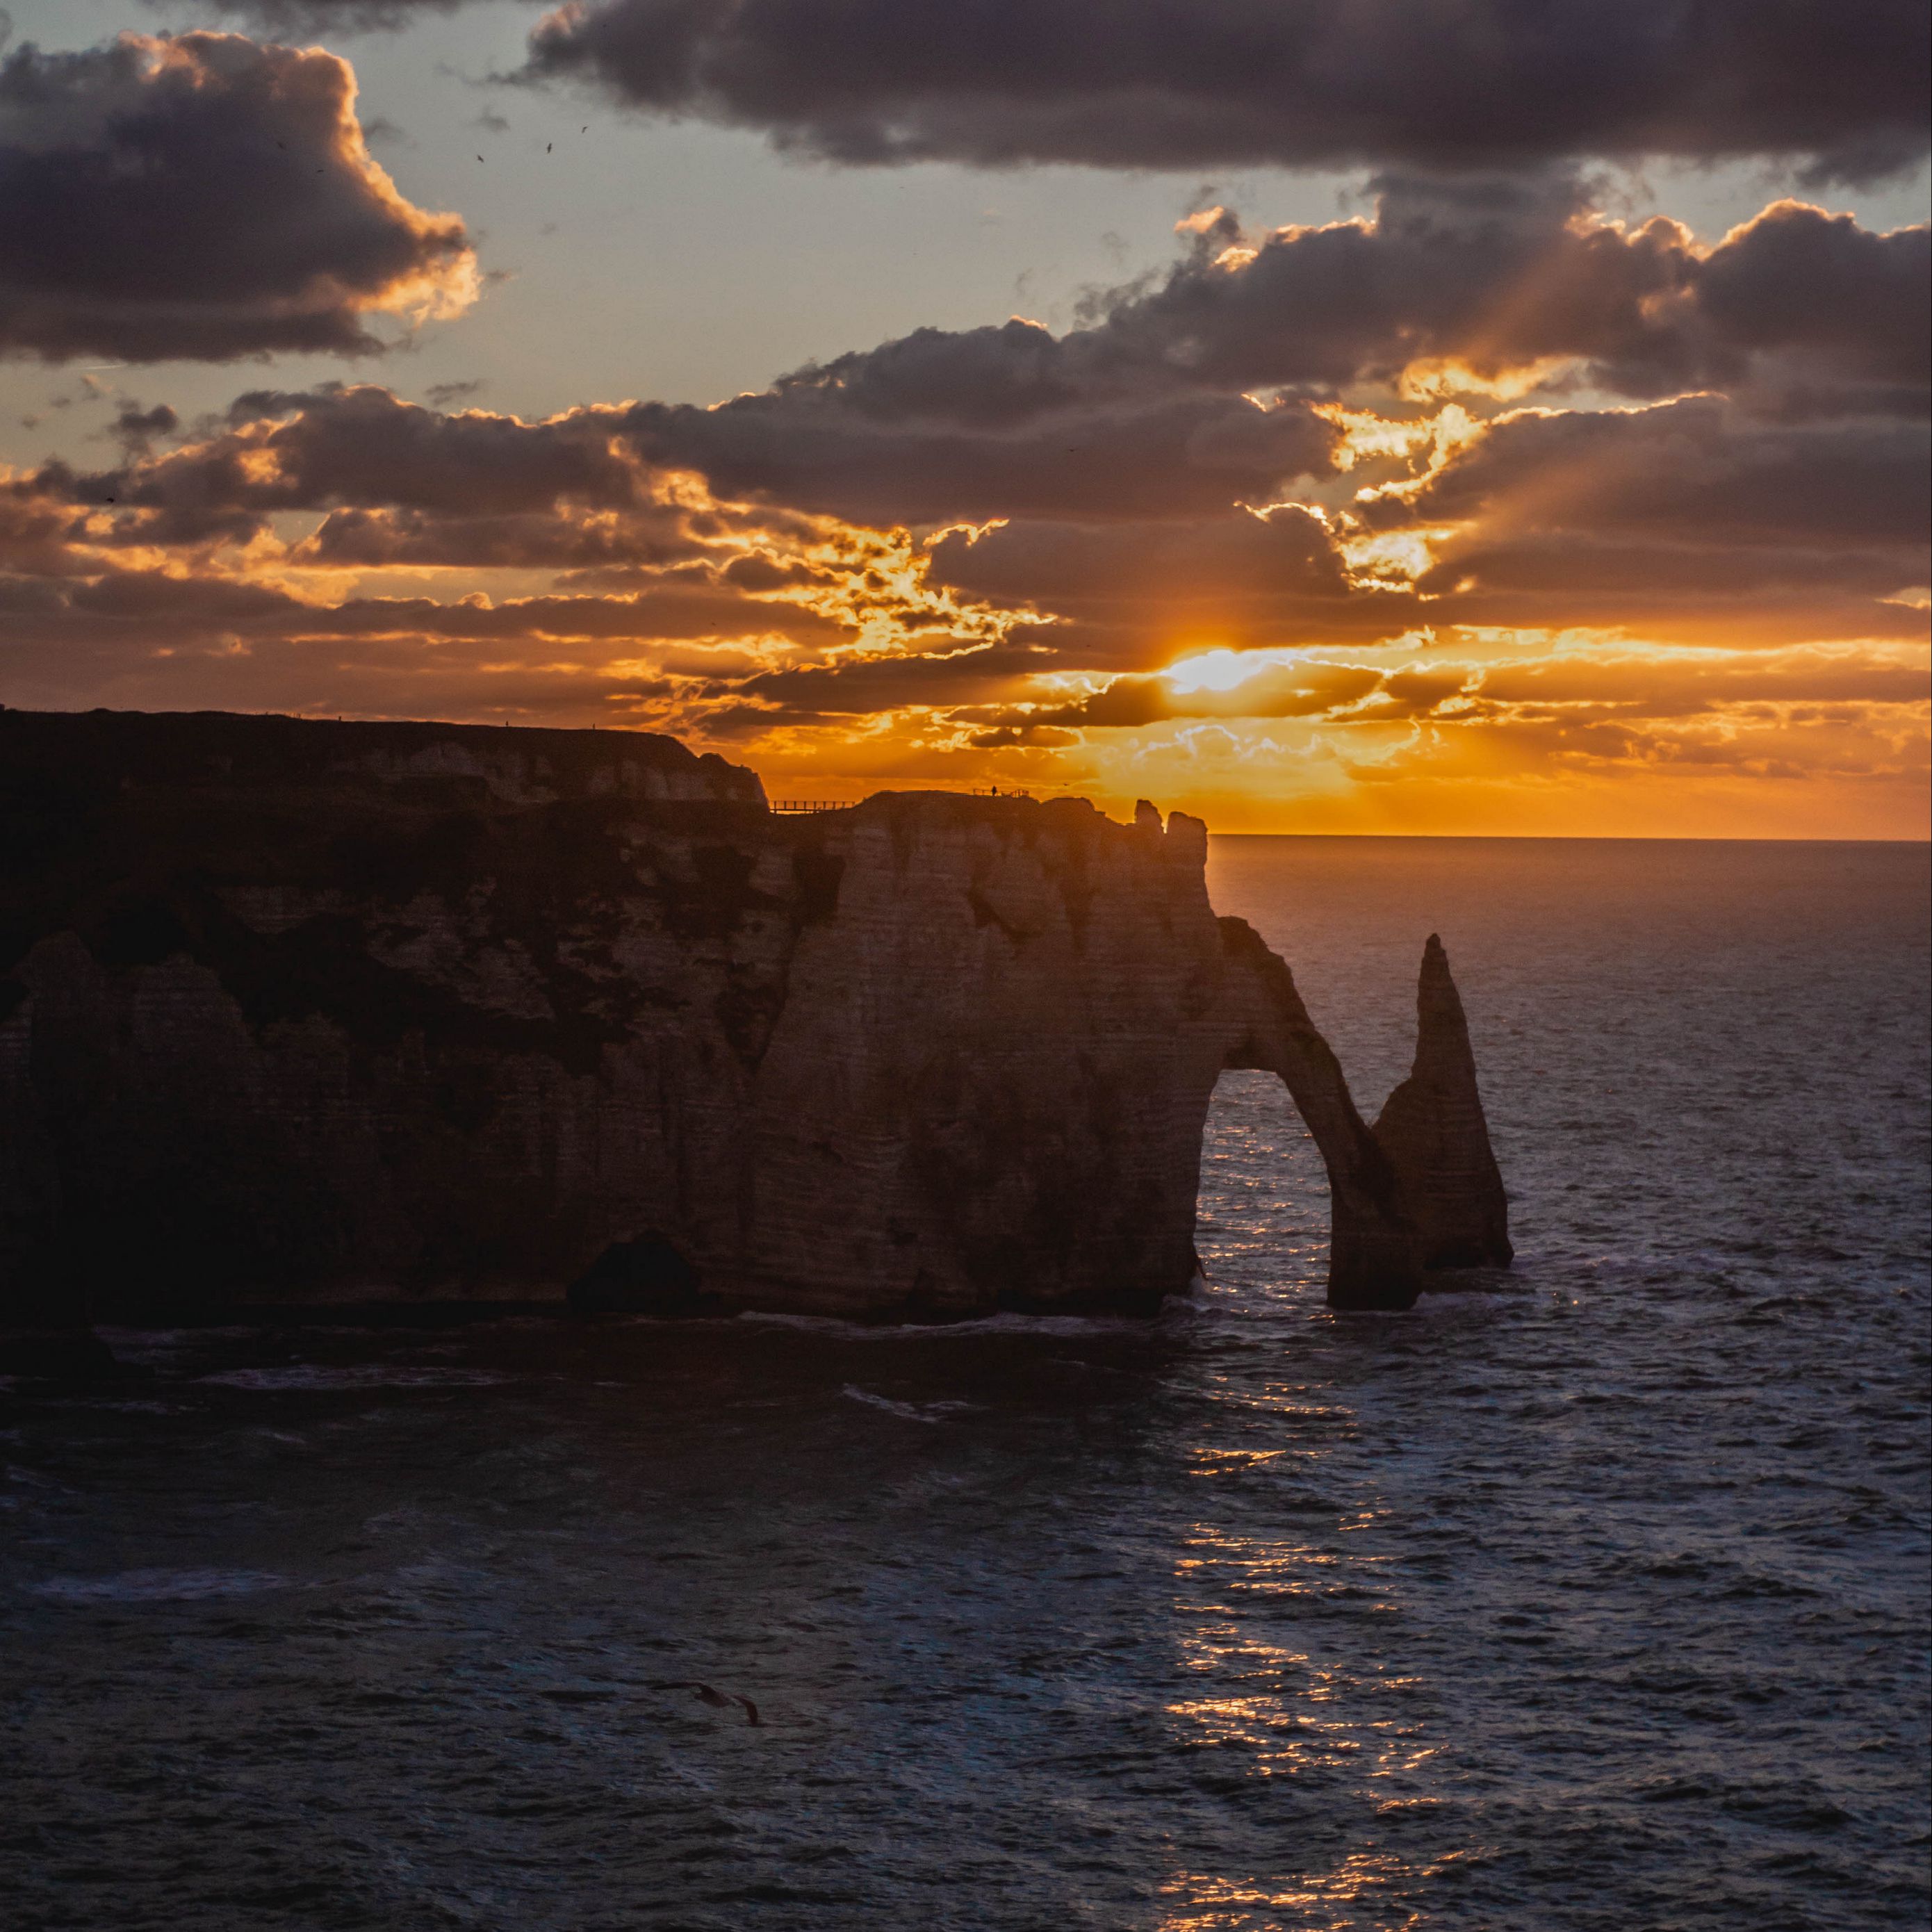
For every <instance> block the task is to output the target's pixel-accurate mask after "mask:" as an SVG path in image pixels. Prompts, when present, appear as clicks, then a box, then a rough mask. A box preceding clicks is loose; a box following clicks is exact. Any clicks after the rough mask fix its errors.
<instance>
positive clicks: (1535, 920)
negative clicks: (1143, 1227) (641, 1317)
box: [0, 839, 1928, 1932]
mask: <svg viewBox="0 0 1932 1932" xmlns="http://www.w3.org/2000/svg"><path fill="white" fill-rule="evenodd" d="M1212 865H1213V878H1214V896H1215V901H1216V904H1217V906H1218V907H1220V910H1223V911H1232V912H1238V913H1243V914H1244V915H1245V916H1247V917H1249V918H1250V919H1252V920H1253V921H1254V922H1255V923H1256V925H1258V926H1259V927H1260V928H1261V929H1262V931H1263V932H1265V934H1266V935H1268V938H1270V939H1271V941H1274V943H1275V944H1277V946H1280V947H1282V948H1283V950H1286V953H1287V954H1288V956H1289V958H1290V959H1291V960H1292V962H1294V964H1295V968H1296V969H1297V972H1298V977H1299V979H1300V980H1301V985H1302V988H1303V990H1304V994H1305V995H1306V996H1307V999H1308V1001H1309V1003H1310V1007H1312V1008H1313V1010H1314V1012H1315V1013H1316V1017H1317V1019H1319V1021H1320V1022H1322V1023H1323V1024H1324V1025H1325V1026H1326V1027H1327V1028H1328V1030H1329V1031H1330V1033H1331V1037H1332V1038H1333V1039H1334V1041H1335V1043H1336V1045H1337V1048H1338V1049H1339V1050H1340V1052H1341V1054H1342V1056H1343V1061H1344V1064H1346V1066H1347V1067H1348V1068H1349V1072H1350V1073H1351V1076H1352V1079H1354V1082H1355V1086H1356V1090H1357V1092H1358V1096H1360V1097H1361V1099H1362V1100H1363V1102H1364V1106H1365V1108H1367V1109H1368V1110H1369V1111H1371V1112H1373V1108H1374V1106H1375V1105H1376V1103H1378V1102H1379V1100H1380V1098H1381V1097H1382V1094H1384V1093H1385V1091H1387V1089H1388V1086H1389V1085H1391V1082H1393V1081H1394V1079H1396V1078H1397V1077H1398V1076H1399V1075H1400V1073H1401V1072H1402V1071H1403V1067H1404V1065H1405V1063H1406V1057H1407V1054H1408V1052H1409V1046H1410V1039H1409V1028H1410V1025H1411V1023H1412V1022H1411V1015H1412V998H1413V974H1414V970H1415V964H1416V962H1417V959H1418V956H1419V954H1420V952H1421V941H1422V939H1423V938H1424V935H1426V934H1427V932H1430V930H1432V929H1436V930H1439V931H1441V932H1442V935H1443V936H1444V938H1445V941H1447V943H1448V946H1449V949H1450V956H1451V960H1452V962H1453V963H1454V967H1455V968H1456V971H1457V975H1458V977H1459V979H1460V983H1461V985H1462V987H1463V993H1464V997H1465V999H1466V1002H1467V1004H1468V1005H1469V1010H1470V1013H1471V1018H1472V1028H1473V1031H1474V1034H1475V1042H1476V1048H1477V1052H1478V1058H1479V1062H1480V1064H1481V1068H1482V1072H1483V1076H1484V1084H1485V1087H1486V1090H1487V1095H1488V1098H1489V1105H1490V1118H1491V1121H1492V1124H1493V1129H1494V1132H1495V1136H1496V1143H1497V1148H1498V1152H1499V1156H1500V1157H1501V1160H1502V1165H1503V1169H1504V1172H1505V1176H1506V1178H1507V1179H1508V1182H1509V1184H1510V1187H1511V1193H1512V1195H1513V1197H1514V1214H1515V1225H1516V1229H1517V1236H1518V1241H1519V1247H1520V1250H1521V1258H1520V1263H1519V1265H1518V1268H1517V1270H1516V1271H1515V1272H1514V1274H1513V1275H1512V1276H1510V1277H1499V1278H1496V1279H1494V1280H1490V1281H1488V1282H1487V1283H1484V1285H1483V1286H1482V1289H1481V1291H1480V1292H1469V1293H1462V1294H1457V1295H1439V1296H1433V1297H1431V1298H1429V1299H1428V1300H1427V1301H1425V1302H1424V1304H1423V1306H1422V1307H1421V1309H1420V1310H1418V1311H1417V1312H1416V1313H1415V1314H1413V1315H1412V1316H1385V1317H1364V1316H1355V1317H1340V1318H1338V1317H1335V1316H1331V1315H1330V1314H1328V1313H1327V1312H1326V1310H1325V1309H1324V1307H1323V1306H1322V1294H1321V1276H1322V1250H1323V1246H1324V1240H1325V1233H1324V1230H1325V1218H1326V1204H1325V1199H1324V1195H1323V1190H1322V1182H1321V1178H1320V1174H1319V1169H1318V1168H1317V1167H1316V1165H1315V1164H1314V1163H1313V1159H1312V1150H1311V1148H1310V1145H1309V1144H1308V1142H1307V1141H1306V1140H1305V1139H1304V1138H1303V1136H1302V1134H1301V1129H1300V1127H1299V1124H1298V1123H1297V1122H1296V1121H1295V1120H1294V1118H1292V1115H1290V1113H1289V1111H1288V1109H1287V1106H1286V1100H1285V1098H1284V1097H1283V1095H1282V1094H1281V1092H1280V1089H1279V1088H1278V1087H1275V1086H1274V1085H1272V1084H1271V1082H1269V1081H1268V1080H1267V1079H1265V1077H1263V1076H1256V1075H1241V1076H1232V1075H1231V1076H1229V1077H1228V1078H1227V1079H1226V1080H1225V1081H1224V1082H1223V1085H1222V1087H1221V1089H1220V1094H1219V1095H1218V1097H1217V1103H1216V1106H1215V1109H1214V1115H1213V1116H1212V1118H1211V1121H1210V1123H1209V1129H1208V1145H1207V1150H1206V1155H1205V1162H1204V1167H1203V1173H1202V1240H1201V1246H1202V1252H1203V1254H1204V1256H1205V1258H1206V1259H1207V1262H1208V1268H1209V1271H1210V1274H1211V1277H1212V1285H1211V1289H1210V1290H1209V1292H1208V1293H1207V1295H1205V1297H1204V1298H1202V1300H1201V1301H1200V1302H1199V1304H1197V1305H1196V1306H1195V1307H1191V1308H1187V1309H1180V1308H1177V1309H1176V1310H1175V1312H1174V1313H1172V1314H1171V1315H1170V1316H1169V1317H1168V1318H1166V1319H1164V1320H1163V1321H1161V1322H1159V1323H1157V1324H1152V1325H1139V1324H1128V1323H1122V1324H1120V1325H1113V1326H1109V1325H1105V1324H1093V1323H1076V1322H1042V1323H1027V1322H1020V1321H1017V1320H1013V1321H1002V1322H996V1323H992V1324H987V1325H980V1326H977V1327H971V1328H965V1329H961V1330H954V1331H946V1332H943V1333H942V1332H936V1331H904V1330H901V1331H892V1332H886V1333H863V1332H859V1331H850V1330H846V1329H841V1328H835V1327H831V1326H814V1325H796V1324H792V1325H788V1324H784V1323H780V1322H750V1321H741V1322H719V1323H710V1324H702V1323H694V1324H684V1325H664V1326H653V1325H649V1324H641V1323H640V1324H631V1325H621V1324H620V1325H610V1326H604V1325H598V1326H595V1327H589V1328H573V1327H571V1326H568V1325H563V1324H555V1323H544V1322H510V1323H497V1324H493V1325H487V1326H475V1327H469V1328H460V1329H449V1330H443V1331H389V1332H362V1333H344V1332H333V1333H332V1332H323V1331H306V1332H283V1333H274V1332H263V1331H215V1332H208V1331H200V1332H194V1333H189V1332H181V1333H174V1334H142V1335H123V1336H119V1337H116V1338H115V1340H116V1342H117V1345H118V1346H119V1347H120V1349H121V1352H122V1353H123V1354H124V1355H125V1356H126V1357H127V1358H129V1359H130V1361H134V1362H136V1363H137V1364H142V1365H144V1366H145V1367H147V1368H148V1369H150V1370H151V1371H152V1373H151V1376H148V1377H145V1378H143V1379H139V1380H138V1381H135V1382H129V1383H127V1384H124V1385H109V1386H97V1387H93V1388H86V1389H67V1390H54V1389H48V1388H40V1389H28V1388H26V1387H24V1386H22V1387H18V1388H15V1389H14V1390H13V1391H12V1392H11V1394H10V1396H8V1397H6V1398H5V1400H4V1402H0V1427H4V1436H0V1454H4V1459H5V1463H6V1464H7V1483H6V1484H5V1488H4V1490H0V1674H4V1676H5V1679H6V1683H5V1688H6V1689H7V1692H8V1693H9V1695H8V1696H7V1699H6V1701H5V1708H4V1710H0V1846H4V1852H5V1855H4V1858H0V1918H5V1922H6V1923H7V1924H9V1925H10V1926H11V1927H20V1928H22V1932H25V1928H28V1927H55V1926H60V1927H87V1928H91V1932H122V1928H130V1927H178V1926H179V1927H211V1928H226V1927H245V1928H250V1932H256V1928H260V1932H281V1928H293V1927H380V1928H385V1932H388V1928H395V1932H413V1928H416V1927H446V1926H451V1927H454V1926H473V1927H492V1928H496V1927H502V1928H524V1927H529V1928H551V1927H555V1928H568V1932H592V1928H610V1932H619V1928H631V1927H649V1928H670V1927H691V1928H699V1927H706V1928H709V1927H715V1928H718V1932H739V1929H740V1928H745V1932H778V1929H779V1928H785V1927H811V1928H817V1927H827V1928H842V1927H856V1928H872V1927H879V1928H886V1927H890V1928H894V1932H898V1928H913V1927H961V1928H965V1927H1003V1928H1006V1927H1010V1928H1016V1932H1019V1928H1025V1932H1033V1928H1040V1929H1041V1932H1057V1928H1060V1927H1123V1928H1128V1927H1132V1928H1140V1927H1149V1928H1152V1927H1166V1928H1176V1932H1178V1928H1182V1927H1188V1928H1210V1927H1212V1928H1217V1932H1261V1929H1262V1928H1265V1927H1282V1928H1289V1927H1294V1928H1300V1927H1406V1926H1419V1927H1457V1928H1471V1932H1490V1928H1503V1927H1508V1928H1515V1927H1523V1928H1526V1932H1565V1929H1566V1928H1571V1927H1577V1928H1583V1927H1589V1928H1603V1932H1631V1928H1637V1927H1656V1928H1679V1927H1682V1928H1689V1927H1713V1928H1715V1927H1726V1928H1731V1927H1751V1928H1753V1932H1777V1928H1783V1927H1793V1928H1796V1927H1874V1926H1890V1925H1897V1926H1918V1925H1922V1924H1924V1917H1925V1911H1926V1897H1927V1892H1926V1882H1927V1853H1928V1846H1927V1795H1926V1786H1925V1776H1926V1769H1927V1505H1928V1495H1927V1481H1928V1478H1927V1434H1926V1430H1927V1413H1926V1394H1927V1367H1928V1352H1927V1341H1928V1292H1927V1199H1926V1191H1925V1185H1924V1184H1925V1178H1926V1177H1925V1168H1926V1159H1927V1016H1926V998H1927V995H1926V976H1927V958H1926V935H1927V859H1926V855H1925V853H1924V850H1923V848H1918V849H1915V850H1908V849H1905V848H1900V847H1831V846H1810V847H1798V846H1737V845H1663V844H1598V845H1583V844H1545V843H1535V844H1530V843H1520V844H1511V843H1490V842H1485V841H1400V840H1388V841H1381V840H1352V841H1328V840H1313V839H1310V840H1262V839H1252V840H1223V841H1218V842H1217V845H1216V847H1215V850H1214V858H1213V862H1212ZM692 1679H697V1680H703V1681H706V1682H710V1683H712V1684H715V1685H717V1686H718V1687H719V1688H720V1689H721V1690H723V1691H727V1692H731V1693H735V1694H742V1695H744V1696H748V1697H751V1699H752V1700H754V1702H755V1703H756V1704H757V1706H758V1707H759V1709H760V1714H761V1715H762V1718H763V1723H762V1724H760V1725H758V1726H757V1727H753V1726H751V1725H750V1724H748V1723H746V1722H745V1720H744V1717H743V1715H742V1711H741V1709H740V1708H739V1707H738V1706H735V1705H734V1706H730V1708H729V1709H728V1710H726V1711H722V1712H721V1711H718V1710H715V1709H711V1708H709V1707H707V1706H706V1705H704V1704H703V1703H701V1702H700V1701H699V1700H697V1698H696V1697H694V1695H693V1694H691V1692H690V1691H688V1690H681V1689H668V1688H661V1687H662V1686H664V1685H666V1684H667V1683H670V1682H679V1681H682V1680H692Z"/></svg>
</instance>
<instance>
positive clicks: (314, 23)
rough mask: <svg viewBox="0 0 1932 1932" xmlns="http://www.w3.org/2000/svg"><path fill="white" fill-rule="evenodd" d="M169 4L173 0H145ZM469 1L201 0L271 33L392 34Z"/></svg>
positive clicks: (205, 5)
mask: <svg viewBox="0 0 1932 1932" xmlns="http://www.w3.org/2000/svg"><path fill="white" fill-rule="evenodd" d="M148 4H149V5H151V6H154V7H168V6H171V5H173V4H174V0H148ZM467 4H469V0H199V5H200V7H201V8H202V10H204V11H205V12H209V13H226V14H229V15H232V16H233V17H236V19H239V20H246V21H248V22H249V23H251V24H252V25H254V26H258V27H261V28H265V29H266V31H269V33H272V34H376V33H391V32H394V31H396V30H397V29H398V28H403V27H406V26H408V25H409V24H410V22H411V21H412V20H416V19H417V18H419V17H420V16H422V15H423V14H425V13H455V11H456V10H457V8H458V7H461V6H464V5H467Z"/></svg>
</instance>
